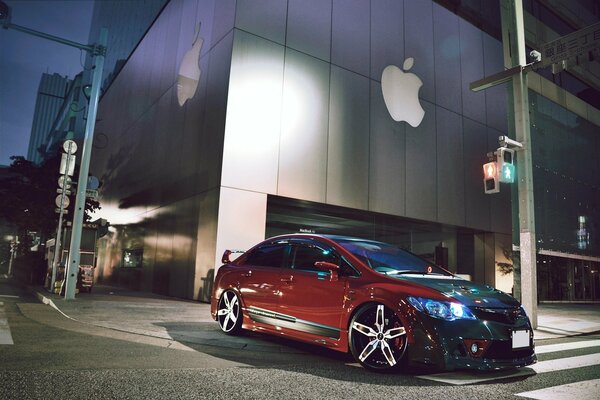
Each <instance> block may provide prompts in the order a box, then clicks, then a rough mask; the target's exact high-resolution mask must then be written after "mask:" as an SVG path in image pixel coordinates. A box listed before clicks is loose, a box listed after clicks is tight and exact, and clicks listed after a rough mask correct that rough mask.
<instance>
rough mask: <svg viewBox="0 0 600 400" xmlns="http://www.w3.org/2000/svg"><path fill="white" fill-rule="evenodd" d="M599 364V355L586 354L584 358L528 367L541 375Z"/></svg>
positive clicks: (561, 359) (562, 359)
mask: <svg viewBox="0 0 600 400" xmlns="http://www.w3.org/2000/svg"><path fill="white" fill-rule="evenodd" d="M598 364H600V353H596V354H587V355H585V356H576V357H567V358H557V359H556V360H548V361H541V362H538V363H537V364H534V365H530V366H529V368H531V369H532V370H534V371H535V372H537V373H538V374H543V373H545V372H553V371H562V370H565V369H573V368H581V367H589V366H591V365H598Z"/></svg>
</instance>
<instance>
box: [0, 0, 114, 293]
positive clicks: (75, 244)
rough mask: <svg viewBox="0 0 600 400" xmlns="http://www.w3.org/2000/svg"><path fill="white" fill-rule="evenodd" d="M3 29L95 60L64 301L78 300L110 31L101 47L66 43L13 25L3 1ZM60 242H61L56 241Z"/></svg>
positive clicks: (0, 9)
mask: <svg viewBox="0 0 600 400" xmlns="http://www.w3.org/2000/svg"><path fill="white" fill-rule="evenodd" d="M0 25H1V26H2V28H4V29H14V30H17V31H20V32H24V33H27V34H29V35H33V36H38V37H41V38H43V39H47V40H51V41H54V42H58V43H61V44H64V45H67V46H71V47H75V48H78V49H80V50H85V51H86V52H88V53H89V54H91V55H92V56H93V57H94V67H93V68H94V73H93V76H92V93H91V96H90V103H89V106H88V112H87V121H86V125H85V136H84V139H83V151H82V155H81V164H80V166H79V180H78V183H77V197H76V198H75V207H74V213H73V227H72V233H71V244H70V248H69V249H70V251H69V261H68V264H67V270H66V271H65V276H66V279H67V281H66V290H65V300H73V299H75V284H76V282H77V272H78V271H79V259H80V246H81V230H82V228H83V217H84V212H85V197H86V196H85V191H86V189H87V176H88V172H89V167H90V160H91V155H92V143H93V141H94V127H95V125H96V113H97V110H98V100H99V98H100V85H101V83H102V72H103V70H104V57H105V55H106V42H107V38H108V31H107V30H106V29H105V28H102V29H100V37H99V40H98V43H96V44H91V45H85V44H81V43H77V42H73V41H71V40H68V39H63V38H60V37H58V36H53V35H49V34H47V33H44V32H39V31H36V30H33V29H29V28H26V27H24V26H20V25H16V24H13V23H11V22H10V9H9V7H8V6H7V5H6V3H4V2H3V1H1V0H0ZM57 240H58V238H57Z"/></svg>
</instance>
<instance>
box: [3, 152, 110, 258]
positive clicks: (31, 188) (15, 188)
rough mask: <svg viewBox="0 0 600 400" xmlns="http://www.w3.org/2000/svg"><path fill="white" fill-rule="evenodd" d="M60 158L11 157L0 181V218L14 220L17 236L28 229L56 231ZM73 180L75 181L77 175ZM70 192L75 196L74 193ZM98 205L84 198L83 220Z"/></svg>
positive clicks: (43, 234)
mask: <svg viewBox="0 0 600 400" xmlns="http://www.w3.org/2000/svg"><path fill="white" fill-rule="evenodd" d="M60 158H61V156H60V154H57V155H55V156H54V157H52V158H49V159H47V160H45V161H44V162H43V164H41V165H39V166H38V165H35V164H34V163H32V162H31V161H28V160H26V159H25V158H24V157H22V156H13V157H11V160H12V164H11V165H10V167H9V168H8V174H7V176H6V177H5V178H4V179H2V181H1V182H0V220H2V219H3V220H5V221H7V222H8V223H12V224H14V225H15V226H16V227H17V229H18V234H19V237H20V238H21V237H23V238H25V237H27V232H30V231H34V232H37V233H38V234H39V236H41V237H42V239H44V238H46V237H49V236H50V235H51V234H52V233H55V232H56V228H57V226H58V214H57V213H56V212H55V211H54V210H55V208H56V205H55V203H54V199H55V198H56V196H57V193H56V189H57V188H58V177H59V173H58V171H59V165H60ZM73 181H75V182H76V181H77V177H74V179H73ZM71 196H72V197H73V199H72V200H74V197H75V194H74V193H73V194H72V195H71ZM72 203H74V201H73V202H72ZM71 208H72V207H71ZM99 208H100V203H99V202H97V201H95V200H91V199H86V202H85V214H84V219H85V221H89V220H90V219H91V216H90V214H91V213H92V212H94V211H95V210H97V209H99ZM70 215H72V210H71V214H70ZM22 247H23V248H27V246H22Z"/></svg>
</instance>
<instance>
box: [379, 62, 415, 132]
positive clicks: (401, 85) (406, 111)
mask: <svg viewBox="0 0 600 400" xmlns="http://www.w3.org/2000/svg"><path fill="white" fill-rule="evenodd" d="M414 61H415V60H414V58H412V57H409V58H407V59H406V60H404V65H403V66H402V67H403V69H404V71H407V72H404V71H402V70H401V69H400V68H398V67H397V66H395V65H388V66H387V67H385V69H384V70H383V73H382V74H381V90H382V91H383V100H384V101H385V105H386V107H387V109H388V112H389V113H390V116H391V117H392V118H393V120H394V121H397V122H400V121H406V122H408V123H409V124H410V126H412V127H413V128H416V127H417V126H419V125H420V124H421V121H423V117H424V116H425V110H423V107H421V103H420V102H419V89H421V86H423V81H421V79H420V78H419V77H418V76H417V75H415V74H413V73H410V72H408V71H409V70H410V69H411V68H412V66H413V64H414Z"/></svg>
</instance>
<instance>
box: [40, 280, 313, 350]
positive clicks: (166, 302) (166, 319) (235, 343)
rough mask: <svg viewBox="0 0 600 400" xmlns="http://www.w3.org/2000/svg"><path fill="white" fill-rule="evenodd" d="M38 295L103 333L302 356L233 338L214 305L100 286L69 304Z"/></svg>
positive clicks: (256, 339)
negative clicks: (224, 329)
mask: <svg viewBox="0 0 600 400" xmlns="http://www.w3.org/2000/svg"><path fill="white" fill-rule="evenodd" d="M31 289H32V291H33V292H34V293H35V294H36V296H37V298H38V299H39V300H40V301H41V302H42V303H44V304H48V305H50V306H51V307H53V308H55V309H56V310H58V311H59V312H60V313H61V314H63V315H64V316H65V317H67V318H69V319H72V320H75V321H78V322H81V323H85V324H89V325H94V326H98V327H103V328H108V329H113V330H116V331H121V332H128V333H134V334H138V335H145V336H150V337H155V338H160V339H168V340H175V341H181V342H186V343H194V344H200V345H206V346H217V347H228V348H234V349H244V350H255V351H269V352H280V353H300V352H301V351H299V350H297V349H294V348H291V347H288V346H285V345H280V344H278V343H276V342H273V341H270V340H264V336H260V335H253V334H247V335H243V336H228V335H225V334H223V333H222V332H221V329H220V328H219V325H218V324H217V323H216V322H215V321H214V320H213V319H212V318H211V317H210V304H206V303H199V302H197V301H191V300H182V299H177V298H173V297H166V296H161V295H157V294H153V293H145V292H137V291H130V290H127V289H123V288H118V287H110V286H102V285H95V286H94V289H93V291H92V293H80V294H78V295H76V299H75V300H71V301H66V300H64V299H63V297H61V296H59V295H56V294H52V293H50V292H48V291H47V290H46V289H44V288H42V287H39V286H38V287H32V288H31Z"/></svg>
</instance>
